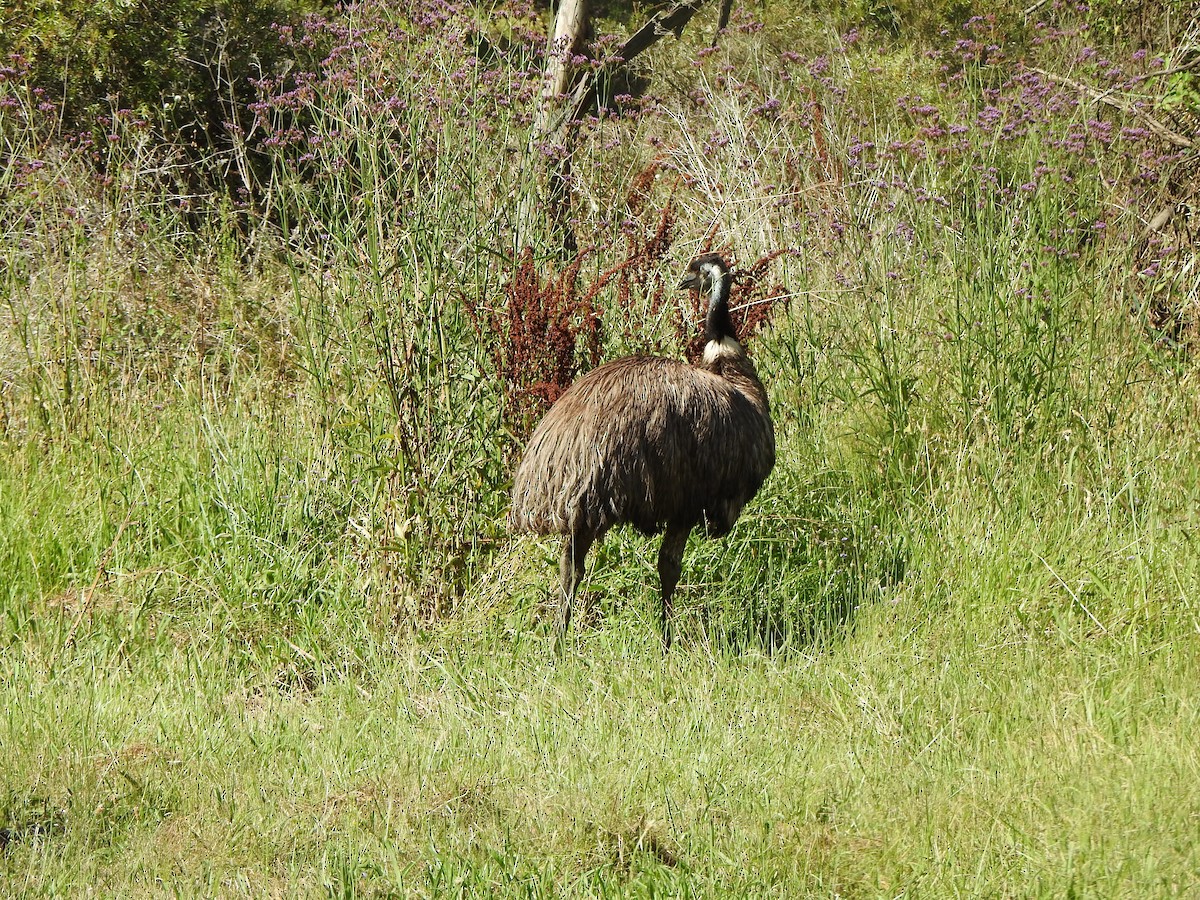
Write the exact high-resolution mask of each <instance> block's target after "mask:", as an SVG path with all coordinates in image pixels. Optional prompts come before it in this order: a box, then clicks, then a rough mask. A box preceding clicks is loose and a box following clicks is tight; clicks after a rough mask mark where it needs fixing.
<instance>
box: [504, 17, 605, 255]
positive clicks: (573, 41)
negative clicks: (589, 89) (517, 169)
mask: <svg viewBox="0 0 1200 900" xmlns="http://www.w3.org/2000/svg"><path fill="white" fill-rule="evenodd" d="M588 26H589V22H588V2H587V0H561V2H560V3H559V6H558V12H557V14H556V15H555V17H554V33H553V35H552V36H551V38H550V47H549V50H548V51H547V53H546V71H545V75H544V78H543V84H542V94H541V101H540V102H539V103H538V110H537V116H536V118H535V119H534V122H533V130H532V131H531V133H530V135H529V152H528V153H527V155H526V157H527V158H528V159H530V160H540V159H541V158H542V155H541V154H542V145H544V144H548V145H549V146H550V148H551V150H550V152H551V153H552V154H554V156H553V157H551V158H548V159H547V161H546V166H545V169H544V178H545V193H544V195H543V194H542V182H543V170H542V166H540V165H539V166H538V169H539V171H538V175H537V184H536V185H534V186H533V188H532V190H530V191H529V192H528V193H527V194H526V195H525V198H524V199H523V201H522V203H521V211H520V221H519V222H518V223H517V236H518V237H517V240H518V244H519V245H527V244H528V243H529V235H530V231H531V230H532V226H533V223H534V221H535V218H534V217H535V216H536V215H537V213H538V210H537V201H538V199H539V195H542V196H544V199H545V202H546V210H545V212H546V218H547V221H548V222H549V224H550V227H551V228H552V229H553V231H554V232H555V233H556V235H555V236H556V238H557V239H558V241H559V242H560V243H561V245H562V249H563V251H564V252H565V253H568V254H570V253H574V252H575V250H576V249H577V246H576V242H575V231H574V229H573V228H572V227H571V222H570V206H571V204H570V177H571V151H572V149H573V147H572V143H573V141H574V136H575V129H574V127H573V126H572V123H571V122H570V120H569V119H568V116H569V115H570V112H571V108H572V105H571V104H568V103H567V101H566V99H565V98H566V97H567V95H568V94H569V93H570V91H571V84H572V82H573V81H574V76H575V65H574V63H573V62H572V59H573V57H575V56H577V55H578V54H579V53H580V51H582V50H583V49H584V42H585V41H586V39H587V35H588Z"/></svg>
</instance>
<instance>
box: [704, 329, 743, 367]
mask: <svg viewBox="0 0 1200 900" xmlns="http://www.w3.org/2000/svg"><path fill="white" fill-rule="evenodd" d="M741 355H742V345H741V344H739V343H738V342H737V341H736V340H734V339H733V338H731V337H729V336H728V335H726V336H725V337H723V338H721V339H720V340H719V341H709V342H708V343H707V344H705V345H704V362H705V363H706V364H708V365H711V364H712V363H715V362H716V361H717V360H718V359H721V358H722V357H726V356H741Z"/></svg>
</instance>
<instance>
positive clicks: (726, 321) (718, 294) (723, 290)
mask: <svg viewBox="0 0 1200 900" xmlns="http://www.w3.org/2000/svg"><path fill="white" fill-rule="evenodd" d="M713 268H714V269H716V267H715V266H714V267H713ZM705 282H707V283H708V286H709V288H708V290H709V293H708V315H707V316H705V319H704V339H705V340H706V341H716V342H717V343H720V342H721V341H722V340H723V339H725V338H727V337H729V338H736V335H734V333H733V320H732V319H730V318H729V273H728V272H724V271H721V270H720V269H716V272H715V277H706V278H705Z"/></svg>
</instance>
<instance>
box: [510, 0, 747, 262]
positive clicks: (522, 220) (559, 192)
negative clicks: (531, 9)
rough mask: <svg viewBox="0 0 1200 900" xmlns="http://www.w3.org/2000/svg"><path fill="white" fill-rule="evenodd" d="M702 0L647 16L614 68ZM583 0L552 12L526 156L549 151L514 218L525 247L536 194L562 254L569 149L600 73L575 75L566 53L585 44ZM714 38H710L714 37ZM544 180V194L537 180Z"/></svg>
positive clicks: (570, 233) (671, 30)
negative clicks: (547, 51)
mask: <svg viewBox="0 0 1200 900" xmlns="http://www.w3.org/2000/svg"><path fill="white" fill-rule="evenodd" d="M705 2H706V0H678V2H677V3H676V4H675V5H674V6H672V7H671V8H670V9H668V10H664V11H662V12H659V13H657V14H655V15H654V16H652V17H651V18H650V19H649V20H648V21H647V22H646V23H645V24H643V25H642V27H641V28H639V29H638V30H637V31H636V32H634V33H633V34H632V35H630V36H629V39H628V40H626V41H625V43H624V44H622V45H621V47H620V49H619V50H618V51H617V53H616V57H617V60H618V61H617V62H616V63H615V65H614V66H613V68H619V67H620V66H622V65H624V64H625V63H627V62H629V60H631V59H633V58H634V57H635V56H637V55H638V54H639V53H641V52H643V51H644V50H646V49H648V48H649V47H651V46H653V45H654V44H655V43H657V42H658V40H659V38H661V37H663V36H664V35H667V34H674V35H675V37H676V38H678V37H680V36H681V35H682V34H683V28H684V26H685V25H687V23H688V22H690V21H691V19H692V17H693V16H694V15H695V14H696V13H697V12H699V10H700V8H701V7H702V6H703V5H704V4H705ZM731 5H732V0H723V2H722V5H721V17H720V22H719V27H724V25H725V24H726V23H727V21H728V17H729V7H730V6H731ZM589 26H590V21H589V11H588V2H587V0H561V2H560V3H559V7H558V13H557V14H556V15H555V17H554V35H553V37H552V38H551V40H550V51H549V53H547V55H546V71H545V78H544V82H543V87H542V94H541V102H540V103H539V104H538V111H537V116H536V118H535V119H534V124H533V130H532V132H531V133H530V136H529V152H528V154H527V158H528V159H530V160H539V159H541V158H542V155H541V148H542V146H543V145H547V144H548V145H550V147H551V148H552V150H551V153H552V155H551V156H550V157H548V158H546V162H545V165H544V168H543V166H542V165H541V164H537V165H538V173H537V184H536V185H534V186H532V189H531V190H529V191H528V192H527V193H526V195H525V198H524V199H523V200H522V201H521V205H520V211H519V213H518V217H519V221H518V222H517V228H516V230H517V244H518V247H517V249H520V248H521V247H524V246H528V245H529V243H530V240H529V238H530V235H531V233H532V232H533V231H534V228H533V223H534V222H535V221H537V219H536V216H537V215H538V213H539V212H540V210H539V209H538V200H539V197H540V198H541V199H544V201H545V203H546V207H545V211H544V212H545V216H546V221H548V222H549V224H550V227H551V228H552V229H553V231H554V232H555V237H556V238H557V240H559V241H560V243H561V247H562V250H563V252H564V253H565V254H568V255H570V254H573V253H574V252H575V250H576V249H577V247H576V241H575V232H574V229H573V228H572V227H571V216H570V213H571V194H570V183H571V153H572V151H573V150H574V142H575V134H576V131H577V128H578V122H579V120H580V119H581V118H583V116H584V115H586V114H587V112H588V110H589V109H590V108H591V105H592V103H594V102H595V99H596V98H595V94H596V85H597V83H598V79H599V76H600V73H599V72H597V71H596V70H595V69H589V70H588V71H586V72H585V73H584V75H583V77H581V78H576V66H575V65H574V63H573V62H572V58H573V57H575V56H577V55H579V54H580V53H581V52H582V51H584V50H585V49H586V48H585V46H584V45H585V42H586V40H587V37H588V32H589ZM714 43H715V40H714ZM543 184H544V185H545V193H543V192H542V185H543Z"/></svg>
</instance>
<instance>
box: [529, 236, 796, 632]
mask: <svg viewBox="0 0 1200 900" xmlns="http://www.w3.org/2000/svg"><path fill="white" fill-rule="evenodd" d="M679 288H680V289H681V290H685V289H695V290H699V291H701V292H702V293H703V294H704V295H706V296H707V298H708V311H707V314H706V316H705V320H704V335H705V339H706V344H705V348H704V355H703V357H702V359H701V361H700V362H699V364H697V365H695V366H693V365H689V364H688V363H685V362H682V361H680V360H675V359H663V358H660V357H653V356H629V357H625V358H623V359H617V360H614V361H613V362H609V363H606V364H605V365H602V366H600V367H599V368H596V369H593V370H592V371H591V372H589V373H588V374H586V375H584V376H583V377H582V378H580V379H579V380H578V381H576V382H575V383H574V384H573V385H571V387H570V388H569V389H568V390H567V391H566V393H564V394H563V395H562V396H561V397H559V398H558V400H557V402H555V404H554V405H553V406H552V407H551V408H550V411H549V412H548V413H546V416H545V418H543V419H542V421H541V422H540V423H539V424H538V426H537V429H536V430H535V431H534V432H533V436H532V437H531V438H530V440H529V446H528V448H527V449H526V451H525V456H524V458H523V459H522V460H521V463H520V465H519V466H518V467H517V471H516V475H515V476H514V479H513V490H512V506H511V509H510V512H509V526H510V528H511V529H512V530H513V531H515V532H533V533H535V534H561V535H562V536H563V542H562V557H561V562H560V575H561V580H562V606H561V610H560V617H559V623H558V625H559V628H558V638H559V640H561V639H562V638H563V637H564V636H565V634H566V632H567V629H568V628H569V626H570V623H571V607H572V605H573V604H574V601H575V592H576V590H577V589H578V587H579V583H580V581H581V580H582V579H583V574H584V567H585V560H586V557H587V553H588V551H589V550H590V549H591V548H592V545H593V544H594V543H595V542H596V541H598V540H600V539H601V538H603V537H604V535H605V533H606V532H607V531H608V530H609V529H610V528H612V527H613V526H615V525H624V524H627V525H631V526H633V527H634V528H635V529H636V530H637V531H639V532H641V533H642V534H645V535H654V534H658V533H661V532H665V535H664V537H663V541H662V546H661V547H660V548H659V553H658V577H659V581H660V583H661V587H662V639H663V643H664V645H665V646H666V648H668V649H669V648H670V646H671V639H672V627H671V619H672V610H671V598H672V595H673V594H674V592H675V585H676V584H677V583H678V581H679V575H680V572H681V570H682V561H683V551H684V548H685V547H686V545H687V539H688V535H689V534H691V532H692V529H694V528H696V527H698V526H699V527H701V528H702V529H703V531H704V532H705V533H706V534H707V535H708V536H710V537H722V536H723V535H725V534H728V533H729V530H730V529H731V528H733V525H734V523H735V522H736V521H737V518H738V515H739V514H740V513H741V511H742V507H744V506H745V505H746V503H747V502H748V501H749V500H750V499H751V498H752V497H753V496H754V495H755V493H757V491H758V489H759V487H761V486H762V483H763V481H764V480H765V479H766V477H767V475H768V474H770V472H771V469H772V467H773V466H774V465H775V430H774V427H773V425H772V424H771V411H770V407H769V404H768V402H767V394H766V391H765V390H764V389H763V385H762V382H761V381H759V379H758V374H757V372H755V369H754V365H753V363H751V362H750V360H749V358H748V357H747V356H746V353H745V351H744V350H743V349H742V345H741V344H740V343H738V340H737V336H736V335H735V334H734V330H733V322H732V321H731V320H730V317H729V289H730V274H729V267H728V266H727V265H726V264H725V261H724V260H723V259H722V258H721V257H720V256H718V255H717V254H715V253H708V254H704V255H703V256H699V257H697V258H696V259H694V260H692V262H691V264H690V265H689V266H688V270H687V274H686V275H685V277H684V278H683V281H682V282H681V283H680V285H679Z"/></svg>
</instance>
